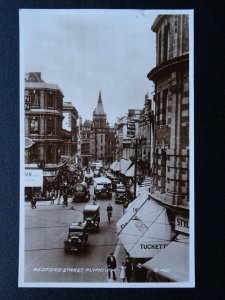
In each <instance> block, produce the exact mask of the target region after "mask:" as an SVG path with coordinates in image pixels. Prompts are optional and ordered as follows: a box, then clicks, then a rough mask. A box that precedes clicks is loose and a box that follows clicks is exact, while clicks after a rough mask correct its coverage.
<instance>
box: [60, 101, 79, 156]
mask: <svg viewBox="0 0 225 300" xmlns="http://www.w3.org/2000/svg"><path fill="white" fill-rule="evenodd" d="M63 116H64V119H63V129H64V130H63V133H64V134H63V136H65V141H64V142H65V143H64V147H63V149H62V154H63V155H66V156H75V154H76V153H77V140H78V126H77V119H78V112H77V110H76V108H75V107H74V106H73V105H72V102H64V103H63ZM66 132H67V133H69V134H70V136H69V135H68V134H67V133H66ZM67 137H68V138H67Z"/></svg>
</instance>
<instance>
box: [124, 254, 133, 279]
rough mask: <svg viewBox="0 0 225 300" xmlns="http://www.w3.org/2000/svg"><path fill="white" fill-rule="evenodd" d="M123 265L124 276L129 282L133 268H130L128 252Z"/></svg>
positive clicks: (130, 262)
mask: <svg viewBox="0 0 225 300" xmlns="http://www.w3.org/2000/svg"><path fill="white" fill-rule="evenodd" d="M125 266H126V278H127V282H130V279H131V276H132V273H133V268H132V261H131V258H130V256H129V254H127V257H126V260H125Z"/></svg>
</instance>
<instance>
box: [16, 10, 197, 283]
mask: <svg viewBox="0 0 225 300" xmlns="http://www.w3.org/2000/svg"><path fill="white" fill-rule="evenodd" d="M193 14H194V12H193V11H192V10H140V9H139V10H136V9H132V10H128V9H21V10H20V13H19V19H20V20H19V21H20V27H19V29H20V120H21V121H20V238H19V240H20V246H19V254H20V255H19V278H18V285H19V287H49V288H50V287H58V288H60V287H71V288H73V287H74V288H76V287H99V288H105V287H107V288H137V287H144V288H154V287H162V288H163V287H171V288H173V287H194V286H195V261H194V71H193V70H194V67H193V57H194V53H193V49H194V44H193V43H194V42H193V41H194V37H193V26H194V25H193Z"/></svg>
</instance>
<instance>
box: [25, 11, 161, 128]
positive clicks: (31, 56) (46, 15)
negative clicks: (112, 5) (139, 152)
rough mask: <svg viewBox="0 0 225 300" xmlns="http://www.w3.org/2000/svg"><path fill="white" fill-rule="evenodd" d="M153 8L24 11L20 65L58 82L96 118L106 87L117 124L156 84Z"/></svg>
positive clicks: (81, 108)
mask: <svg viewBox="0 0 225 300" xmlns="http://www.w3.org/2000/svg"><path fill="white" fill-rule="evenodd" d="M158 13H159V12H158V11H151V10H124V9H123V10H112V9H111V10H103V9H102V10H97V9H96V10H94V9H92V10H79V9H68V10H63V9H60V10H52V9H50V10H46V9H40V10H38V9H36V10H35V9H25V10H21V11H20V58H21V59H20V62H21V63H20V70H21V72H22V73H23V74H24V73H28V72H41V74H42V79H43V80H44V81H45V82H46V83H52V84H57V85H58V86H59V88H60V89H61V91H62V93H63V95H64V99H63V100H64V101H70V102H72V103H73V105H74V106H75V107H76V109H77V111H78V113H79V115H80V116H81V117H82V120H83V121H84V120H85V119H92V115H93V111H94V109H95V107H96V105H97V101H98V96H99V91H100V90H101V95H102V101H103V107H104V110H105V112H106V114H107V120H108V122H109V124H110V125H111V126H112V125H114V123H115V122H116V121H117V117H122V116H124V115H126V114H127V112H128V109H129V108H135V109H142V108H143V106H144V99H145V94H146V92H148V94H149V96H150V97H152V93H153V92H154V84H153V82H152V81H149V80H148V78H147V73H148V72H149V71H150V70H151V69H152V68H154V67H155V61H156V52H155V49H156V35H155V33H154V32H152V31H151V26H152V24H153V22H154V20H155V18H156V17H157V15H158ZM21 76H23V75H21Z"/></svg>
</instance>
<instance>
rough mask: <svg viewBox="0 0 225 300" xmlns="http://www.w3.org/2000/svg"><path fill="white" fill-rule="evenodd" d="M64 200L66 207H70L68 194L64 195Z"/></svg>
mask: <svg viewBox="0 0 225 300" xmlns="http://www.w3.org/2000/svg"><path fill="white" fill-rule="evenodd" d="M63 200H64V201H63V203H64V205H66V206H68V196H67V194H66V193H64V195H63Z"/></svg>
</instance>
